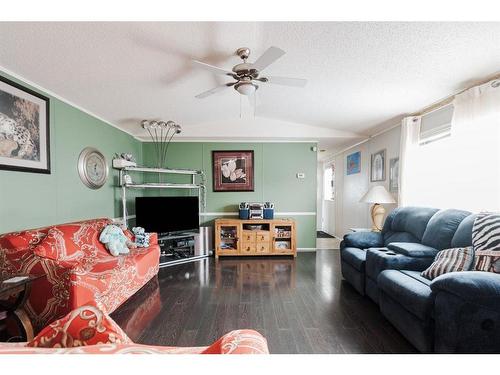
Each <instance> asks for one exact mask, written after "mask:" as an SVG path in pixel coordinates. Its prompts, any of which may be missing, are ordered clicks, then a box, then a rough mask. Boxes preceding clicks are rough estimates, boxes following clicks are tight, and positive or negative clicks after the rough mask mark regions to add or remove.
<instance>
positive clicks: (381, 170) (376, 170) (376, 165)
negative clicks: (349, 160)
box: [370, 149, 385, 182]
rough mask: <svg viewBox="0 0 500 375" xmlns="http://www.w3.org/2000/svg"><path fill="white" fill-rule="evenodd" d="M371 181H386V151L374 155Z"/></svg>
mask: <svg viewBox="0 0 500 375" xmlns="http://www.w3.org/2000/svg"><path fill="white" fill-rule="evenodd" d="M370 181H372V182H375V181H385V149H384V150H380V151H378V152H376V153H374V154H372V162H371V169H370Z"/></svg>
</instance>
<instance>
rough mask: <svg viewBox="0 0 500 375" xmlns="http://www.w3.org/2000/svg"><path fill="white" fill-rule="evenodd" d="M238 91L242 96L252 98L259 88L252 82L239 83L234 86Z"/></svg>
mask: <svg viewBox="0 0 500 375" xmlns="http://www.w3.org/2000/svg"><path fill="white" fill-rule="evenodd" d="M234 88H235V89H236V91H238V92H239V93H240V94H241V95H246V96H250V95H253V94H254V93H255V90H257V88H258V86H257V85H254V84H253V83H251V82H239V83H238V84H236V85H235V86H234Z"/></svg>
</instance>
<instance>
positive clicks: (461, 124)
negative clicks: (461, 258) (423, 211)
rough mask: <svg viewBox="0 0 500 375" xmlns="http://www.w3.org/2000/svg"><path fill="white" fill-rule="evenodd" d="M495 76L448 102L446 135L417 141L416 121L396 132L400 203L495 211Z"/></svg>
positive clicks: (499, 196) (498, 171)
mask: <svg viewBox="0 0 500 375" xmlns="http://www.w3.org/2000/svg"><path fill="white" fill-rule="evenodd" d="M499 86H500V81H492V82H488V83H486V84H484V85H481V86H477V87H473V88H471V89H469V90H467V91H465V92H463V93H461V94H459V95H457V96H456V97H455V99H454V101H453V106H454V113H453V119H452V125H451V136H449V137H447V138H443V139H440V140H437V141H434V142H431V143H429V144H423V145H419V144H418V133H419V129H417V128H418V125H417V126H415V125H411V123H410V122H409V120H407V119H405V120H406V122H405V121H404V122H403V125H402V135H401V156H400V158H401V161H400V168H401V169H402V171H401V172H402V174H401V185H400V192H401V196H400V205H416V206H430V207H436V208H459V209H465V210H470V211H473V212H478V211H481V210H491V211H500V87H499Z"/></svg>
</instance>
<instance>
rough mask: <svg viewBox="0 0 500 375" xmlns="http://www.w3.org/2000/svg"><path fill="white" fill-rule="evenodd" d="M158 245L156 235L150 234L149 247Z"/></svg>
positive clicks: (154, 233)
mask: <svg viewBox="0 0 500 375" xmlns="http://www.w3.org/2000/svg"><path fill="white" fill-rule="evenodd" d="M153 245H158V233H156V232H151V233H150V235H149V246H153Z"/></svg>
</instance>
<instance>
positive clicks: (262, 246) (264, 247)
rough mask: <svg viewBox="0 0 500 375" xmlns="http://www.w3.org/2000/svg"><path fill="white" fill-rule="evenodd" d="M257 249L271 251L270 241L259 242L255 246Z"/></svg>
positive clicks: (258, 250) (262, 251)
mask: <svg viewBox="0 0 500 375" xmlns="http://www.w3.org/2000/svg"><path fill="white" fill-rule="evenodd" d="M255 249H256V251H257V252H258V253H268V252H269V243H268V242H262V243H259V242H258V243H257V244H256V247H255Z"/></svg>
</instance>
